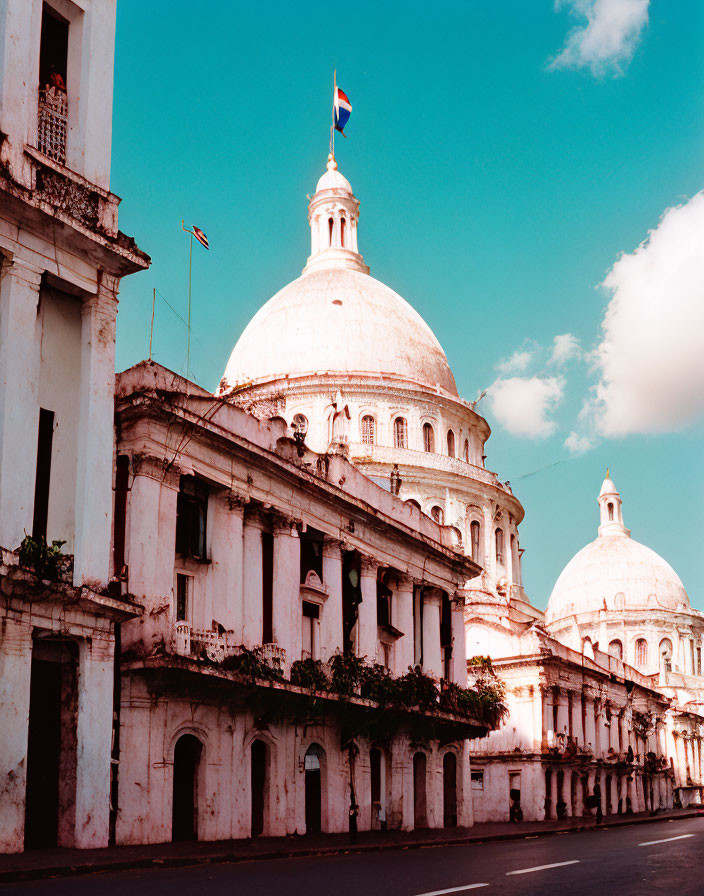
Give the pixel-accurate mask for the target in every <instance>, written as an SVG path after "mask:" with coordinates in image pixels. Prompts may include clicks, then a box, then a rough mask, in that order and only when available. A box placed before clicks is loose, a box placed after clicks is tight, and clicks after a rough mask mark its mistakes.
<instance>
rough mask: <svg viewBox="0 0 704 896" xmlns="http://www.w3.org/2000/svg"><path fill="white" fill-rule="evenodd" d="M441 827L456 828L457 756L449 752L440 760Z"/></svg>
mask: <svg viewBox="0 0 704 896" xmlns="http://www.w3.org/2000/svg"><path fill="white" fill-rule="evenodd" d="M442 796H443V804H442V806H443V826H444V827H446V828H456V827H457V756H455V754H454V753H453V752H452V750H450V751H449V752H447V753H445V755H444V756H443V758H442Z"/></svg>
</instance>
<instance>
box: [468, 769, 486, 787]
mask: <svg viewBox="0 0 704 896" xmlns="http://www.w3.org/2000/svg"><path fill="white" fill-rule="evenodd" d="M471 774H472V790H484V772H472V773H471Z"/></svg>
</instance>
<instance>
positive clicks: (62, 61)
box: [37, 3, 69, 165]
mask: <svg viewBox="0 0 704 896" xmlns="http://www.w3.org/2000/svg"><path fill="white" fill-rule="evenodd" d="M68 29H69V24H68V22H67V21H65V20H64V19H62V18H61V17H60V16H59V15H58V13H56V12H55V11H54V10H53V9H51V7H50V6H49V5H48V4H46V3H45V4H44V6H43V9H42V34H41V44H40V49H39V103H38V119H37V149H38V150H39V151H40V152H43V153H44V154H45V155H47V156H49V158H51V159H54V161H56V162H60V163H61V164H62V165H65V164H66V135H67V132H68V99H67V92H66V78H67V63H68Z"/></svg>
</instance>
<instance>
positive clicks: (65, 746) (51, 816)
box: [24, 640, 78, 849]
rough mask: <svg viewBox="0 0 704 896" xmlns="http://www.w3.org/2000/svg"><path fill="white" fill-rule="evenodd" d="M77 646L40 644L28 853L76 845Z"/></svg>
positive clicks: (31, 734) (33, 684) (30, 737)
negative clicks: (47, 848) (30, 850)
mask: <svg viewBox="0 0 704 896" xmlns="http://www.w3.org/2000/svg"><path fill="white" fill-rule="evenodd" d="M77 666H78V645H77V644H75V643H73V642H61V641H56V640H46V641H44V640H35V642H34V645H33V649H32V665H31V673H30V676H31V677H30V690H29V725H28V732H27V788H26V797H25V825H24V846H25V849H40V848H44V847H52V846H67V847H71V846H74V844H75V828H76V765H77V719H78V687H77V678H78V676H77Z"/></svg>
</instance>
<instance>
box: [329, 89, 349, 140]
mask: <svg viewBox="0 0 704 896" xmlns="http://www.w3.org/2000/svg"><path fill="white" fill-rule="evenodd" d="M351 112H352V103H351V102H350V101H349V100H348V99H347V94H346V93H345V92H344V91H343V90H340V88H339V87H337V86H336V87H335V95H334V97H333V120H334V122H335V130H336V131H339V132H340V133H341V134H342V132H343V130H344V127H345V125H346V124H347V122H348V121H349V118H350V114H351Z"/></svg>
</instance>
